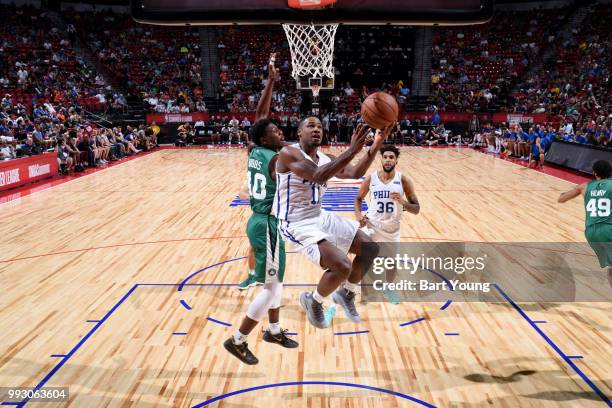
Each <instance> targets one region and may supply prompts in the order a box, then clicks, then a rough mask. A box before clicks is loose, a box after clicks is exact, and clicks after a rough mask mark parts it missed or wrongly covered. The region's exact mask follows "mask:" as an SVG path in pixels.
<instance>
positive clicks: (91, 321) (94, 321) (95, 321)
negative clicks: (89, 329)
mask: <svg viewBox="0 0 612 408" xmlns="http://www.w3.org/2000/svg"><path fill="white" fill-rule="evenodd" d="M98 322H99V320H87V323H98Z"/></svg>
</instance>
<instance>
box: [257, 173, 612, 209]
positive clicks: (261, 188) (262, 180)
mask: <svg viewBox="0 0 612 408" xmlns="http://www.w3.org/2000/svg"><path fill="white" fill-rule="evenodd" d="M247 184H248V186H249V194H250V195H251V197H253V198H254V199H256V200H263V199H265V198H266V176H265V175H263V174H261V173H255V176H254V177H253V176H252V174H251V172H250V171H248V172H247ZM608 208H609V206H608Z"/></svg>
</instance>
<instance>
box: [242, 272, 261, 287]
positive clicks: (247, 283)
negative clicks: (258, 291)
mask: <svg viewBox="0 0 612 408" xmlns="http://www.w3.org/2000/svg"><path fill="white" fill-rule="evenodd" d="M259 284H260V283H259V282H257V280H256V279H255V275H251V274H250V273H249V276H247V278H246V279H245V280H243V281H242V282H240V283H239V284H238V290H246V289H248V288H250V287H252V286H257V285H259Z"/></svg>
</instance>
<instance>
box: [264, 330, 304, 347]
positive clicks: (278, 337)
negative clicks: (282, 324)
mask: <svg viewBox="0 0 612 408" xmlns="http://www.w3.org/2000/svg"><path fill="white" fill-rule="evenodd" d="M285 333H287V330H286V329H284V330H283V329H281V331H280V333H278V334H272V333H270V330H269V329H268V330H266V331H264V334H263V339H264V341H267V342H268V343H275V344H279V345H281V346H283V347H284V348H296V347H297V346H299V344H298V342H297V341H294V340H291V339H290V338H289V337H287V335H286V334H285Z"/></svg>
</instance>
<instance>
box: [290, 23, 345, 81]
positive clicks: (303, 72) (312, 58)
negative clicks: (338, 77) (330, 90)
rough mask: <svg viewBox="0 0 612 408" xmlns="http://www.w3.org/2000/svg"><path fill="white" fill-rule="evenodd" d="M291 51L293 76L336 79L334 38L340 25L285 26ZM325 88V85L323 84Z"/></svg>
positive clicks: (298, 77)
mask: <svg viewBox="0 0 612 408" xmlns="http://www.w3.org/2000/svg"><path fill="white" fill-rule="evenodd" d="M283 29H284V30H285V34H286V35H287V40H288V41H289V48H290V50H291V65H292V67H293V71H292V74H291V76H293V78H295V80H296V81H298V87H299V81H300V78H331V79H333V78H334V67H333V65H332V62H333V59H334V37H335V36H336V30H337V29H338V24H283ZM323 85H324V86H325V84H323Z"/></svg>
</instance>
